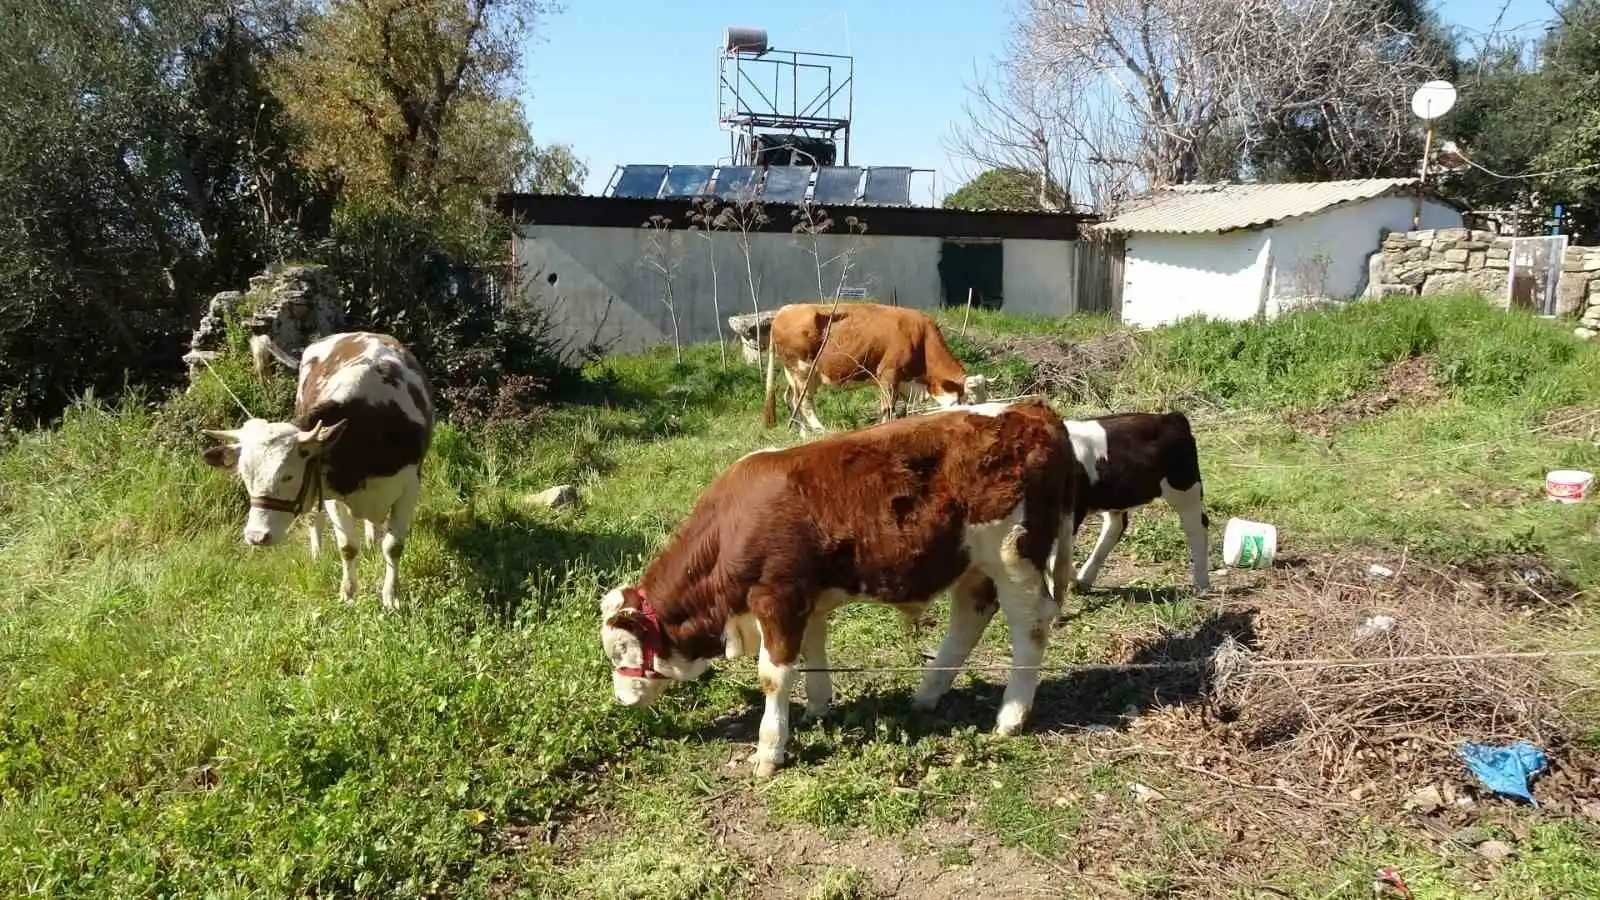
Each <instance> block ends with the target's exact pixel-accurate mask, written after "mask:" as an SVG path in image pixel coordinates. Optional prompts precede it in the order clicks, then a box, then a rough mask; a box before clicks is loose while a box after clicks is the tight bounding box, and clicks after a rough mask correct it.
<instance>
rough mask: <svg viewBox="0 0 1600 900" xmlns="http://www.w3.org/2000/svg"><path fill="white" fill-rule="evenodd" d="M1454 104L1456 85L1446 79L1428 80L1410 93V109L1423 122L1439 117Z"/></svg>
mask: <svg viewBox="0 0 1600 900" xmlns="http://www.w3.org/2000/svg"><path fill="white" fill-rule="evenodd" d="M1455 105H1456V87H1455V85H1453V84H1451V83H1450V82H1448V81H1430V82H1428V83H1427V84H1424V85H1423V86H1422V87H1419V88H1417V91H1416V93H1414V94H1412V95H1411V111H1412V112H1414V113H1416V114H1417V118H1419V119H1421V120H1422V121H1424V122H1429V121H1432V120H1434V119H1437V118H1439V117H1440V116H1442V115H1444V114H1445V113H1447V112H1449V111H1450V107H1452V106H1455Z"/></svg>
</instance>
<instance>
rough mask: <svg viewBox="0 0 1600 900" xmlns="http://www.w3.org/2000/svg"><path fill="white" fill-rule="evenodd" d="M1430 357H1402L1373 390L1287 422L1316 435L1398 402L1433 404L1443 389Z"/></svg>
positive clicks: (1385, 409)
mask: <svg viewBox="0 0 1600 900" xmlns="http://www.w3.org/2000/svg"><path fill="white" fill-rule="evenodd" d="M1433 362H1434V360H1433V357H1432V356H1431V355H1428V354H1423V355H1421V356H1412V357H1408V358H1406V359H1402V360H1400V361H1399V362H1396V363H1394V364H1392V365H1390V366H1389V368H1388V369H1386V370H1384V373H1383V385H1382V387H1381V388H1379V389H1378V390H1376V391H1372V392H1369V393H1364V394H1357V395H1356V396H1354V397H1351V398H1350V399H1349V400H1346V401H1344V402H1342V403H1337V404H1335V405H1333V406H1329V407H1324V408H1322V409H1318V410H1312V411H1310V412H1303V413H1297V414H1296V415H1294V416H1292V417H1290V420H1289V421H1290V424H1291V425H1293V426H1295V427H1296V428H1299V429H1300V430H1302V431H1305V432H1307V433H1310V434H1313V435H1316V436H1317V437H1320V438H1327V437H1329V436H1330V435H1331V434H1332V433H1333V431H1334V430H1335V429H1337V428H1338V427H1339V426H1341V425H1346V424H1349V423H1351V422H1359V421H1362V420H1364V419H1371V418H1374V417H1376V416H1379V415H1382V414H1383V413H1386V412H1388V411H1389V410H1391V409H1394V408H1395V407H1397V406H1401V405H1413V406H1421V405H1425V404H1428V403H1436V402H1438V401H1439V399H1440V398H1442V397H1443V396H1444V388H1443V386H1442V385H1440V384H1439V381H1438V379H1436V378H1434V376H1433Z"/></svg>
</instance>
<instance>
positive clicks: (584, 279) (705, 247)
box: [514, 225, 1076, 353]
mask: <svg viewBox="0 0 1600 900" xmlns="http://www.w3.org/2000/svg"><path fill="white" fill-rule="evenodd" d="M652 237H655V238H657V240H658V244H657V246H662V247H669V248H670V249H669V250H668V251H667V252H666V253H664V254H663V253H661V252H659V251H658V252H656V253H655V254H654V258H655V259H657V260H660V259H661V258H662V257H663V256H665V257H666V258H668V259H672V260H675V261H676V264H677V269H676V271H675V273H674V275H673V281H672V284H673V297H674V307H675V309H676V311H677V320H678V332H679V338H680V339H681V340H682V341H683V343H684V344H686V345H687V344H691V343H696V342H700V341H707V340H714V339H715V338H716V337H717V325H718V322H719V321H721V322H722V323H723V324H724V327H725V326H726V321H727V317H728V316H729V315H733V314H736V313H748V312H751V311H752V309H753V307H752V305H751V298H750V279H749V278H748V277H747V276H746V272H745V257H744V253H743V251H742V250H741V249H740V246H739V235H737V234H736V233H728V232H718V233H715V234H709V235H708V233H706V232H689V231H684V230H674V231H670V232H655V233H652V232H651V231H649V230H647V229H644V228H601V227H587V226H566V225H527V226H522V227H521V228H520V229H519V237H518V238H517V239H516V241H515V248H514V253H515V259H516V263H517V266H518V269H519V276H518V278H519V296H520V297H521V299H522V300H523V301H524V302H526V303H530V304H533V305H536V306H539V307H541V308H543V309H544V310H546V311H547V312H548V313H549V314H550V316H551V317H552V319H553V320H554V322H555V325H556V327H557V329H558V334H559V336H560V337H561V338H562V339H564V340H567V341H569V342H571V344H572V346H573V349H575V350H576V349H581V348H583V347H585V346H587V345H589V344H591V343H597V344H599V345H600V346H601V347H602V348H604V349H605V350H607V351H608V352H615V353H629V352H634V351H638V350H642V349H644V348H646V347H651V346H655V345H657V344H661V343H670V342H671V341H672V339H673V335H672V316H671V315H670V313H669V311H668V308H667V306H666V304H665V303H663V302H662V295H663V293H664V289H665V284H664V281H663V279H662V276H661V274H660V272H658V271H656V270H655V269H653V268H652V267H651V265H650V260H651V259H652V251H651V249H650V247H651V238H652ZM708 238H709V239H708ZM749 239H750V248H751V249H750V258H751V268H752V269H753V271H754V275H755V281H756V284H757V296H758V298H759V301H760V308H761V309H764V310H765V309H774V308H776V307H778V306H781V305H782V304H784V303H789V302H792V301H795V300H808V299H815V298H817V297H818V296H819V294H820V295H821V296H833V294H834V292H835V291H836V289H837V288H838V286H839V281H840V277H841V266H842V259H841V257H842V256H844V255H845V252H846V251H847V250H853V251H854V252H853V259H852V261H851V265H850V268H849V270H848V272H846V273H845V274H844V277H845V286H846V287H859V288H864V289H865V290H866V291H867V294H868V295H869V296H871V297H873V298H875V299H877V300H878V301H879V302H882V303H889V302H891V301H895V302H898V303H899V304H900V305H901V306H909V307H913V308H919V309H935V308H937V307H938V306H939V304H940V302H941V299H942V289H941V285H940V283H939V248H940V245H941V243H942V241H941V239H940V238H936V237H900V236H893V235H873V234H871V233H870V232H869V233H868V234H866V235H860V236H855V237H851V236H848V235H831V234H825V235H819V236H817V255H818V256H820V257H821V259H822V262H823V276H822V290H821V291H820V292H819V291H818V289H817V287H818V285H817V263H816V262H815V260H814V258H813V255H812V250H811V243H810V241H811V239H810V237H809V236H806V235H794V234H752V235H750V236H749ZM1075 251H1076V245H1075V243H1074V242H1072V241H1040V240H1033V241H1023V240H1009V241H1006V242H1005V251H1004V253H1005V263H1004V270H1003V273H1002V278H1003V279H1004V289H1005V303H1004V308H1005V310H1006V311H1008V312H1030V313H1039V314H1052V315H1066V314H1069V313H1071V312H1072V311H1073V310H1074V309H1075V303H1074V296H1073V295H1074V291H1075V279H1074V277H1073V276H1074V272H1075V270H1074V265H1075V256H1074V253H1075ZM713 258H714V260H715V263H716V277H715V279H714V281H713V277H712V260H713ZM552 276H553V277H554V279H555V280H554V281H553V282H552V281H551V280H550V279H551V277H552ZM713 283H715V285H716V287H717V290H716V292H715V295H713V291H712V285H713ZM713 296H715V302H713ZM719 311H720V316H719ZM728 336H729V337H730V338H731V337H732V335H728Z"/></svg>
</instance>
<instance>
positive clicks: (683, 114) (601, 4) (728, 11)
mask: <svg viewBox="0 0 1600 900" xmlns="http://www.w3.org/2000/svg"><path fill="white" fill-rule="evenodd" d="M563 2H564V3H565V5H566V9H565V10H564V11H562V12H560V13H557V14H556V15H554V16H552V17H549V18H547V19H546V20H545V21H544V22H543V24H542V26H541V28H540V33H539V36H538V38H536V39H535V40H534V41H533V42H532V43H531V44H530V45H529V46H528V48H527V59H526V74H525V76H524V90H523V99H524V102H525V104H526V108H527V112H528V118H529V120H530V122H531V124H532V127H533V131H534V135H535V137H536V138H537V139H538V140H539V141H541V142H563V143H569V144H571V145H573V148H574V149H575V151H576V152H577V154H578V156H579V157H580V158H582V159H583V160H584V161H585V162H586V163H587V164H588V165H589V170H590V172H589V178H588V181H587V182H586V184H585V190H586V191H588V192H591V193H598V192H599V191H600V190H601V188H603V187H604V186H605V184H606V181H607V179H609V178H610V177H611V173H612V170H613V167H614V166H615V165H618V164H625V163H631V162H636V163H702V164H711V163H714V162H716V161H717V159H718V158H719V157H725V156H726V155H727V154H728V152H729V149H728V134H727V132H725V131H722V130H720V129H719V128H718V125H717V118H716V108H717V94H716V89H717V54H718V48H719V44H720V42H721V40H722V30H723V28H724V27H727V26H744V27H754V28H762V29H765V30H766V32H767V36H768V41H769V42H770V43H771V45H772V46H773V47H776V48H779V49H783V50H806V51H814V52H822V53H851V54H853V55H854V56H855V58H856V63H855V114H854V118H853V125H852V129H851V132H852V138H853V147H852V150H851V162H852V163H854V164H856V165H909V166H916V167H918V168H931V169H935V170H937V175H936V176H935V177H936V178H937V184H936V191H937V195H938V198H939V199H942V198H943V196H944V195H945V194H947V193H949V192H950V191H952V190H954V189H955V188H956V187H958V186H959V185H960V178H961V175H962V174H963V173H964V172H966V171H967V170H968V168H969V167H968V166H967V164H966V163H965V162H964V161H962V160H960V159H952V158H951V157H950V156H949V155H948V154H947V153H946V151H945V146H944V145H945V143H946V140H945V138H946V136H947V135H948V134H949V132H950V129H951V126H952V123H954V122H955V121H957V120H958V119H959V118H960V117H961V115H962V104H963V102H964V101H965V99H966V96H967V95H966V90H965V85H966V84H968V83H969V82H970V81H971V79H972V76H973V73H974V68H975V67H980V68H983V69H985V70H987V68H988V66H989V65H990V62H991V60H992V59H993V58H994V56H995V54H997V53H998V52H1000V51H1001V49H1002V48H1003V46H1004V44H1005V40H1006V37H1007V33H1008V29H1009V22H1010V16H1009V13H1008V7H1009V4H1007V3H1005V2H1001V0H967V2H958V0H860V2H846V0H840V2H838V3H837V4H834V5H830V4H829V3H828V0H823V2H821V3H818V4H814V6H815V8H817V9H818V10H819V11H817V12H809V11H807V10H805V9H802V8H800V7H801V6H802V5H801V4H780V5H778V6H772V7H765V8H763V7H761V6H760V5H759V4H751V3H749V2H740V3H733V2H727V0H693V2H690V3H671V2H664V0H563ZM1443 8H1444V10H1445V20H1446V21H1447V22H1449V23H1450V24H1453V25H1458V26H1461V27H1463V28H1466V29H1470V30H1472V31H1475V32H1482V31H1485V30H1487V29H1488V28H1490V27H1491V26H1492V25H1493V23H1494V22H1495V21H1496V20H1497V18H1499V19H1501V20H1502V22H1503V26H1504V27H1511V28H1517V27H1520V28H1522V29H1524V31H1525V33H1527V34H1530V35H1537V34H1538V32H1539V30H1540V29H1541V28H1542V23H1543V22H1544V21H1545V20H1547V19H1548V18H1549V15H1550V13H1549V9H1550V7H1549V6H1548V5H1547V4H1546V3H1545V2H1543V0H1511V2H1509V3H1508V2H1507V0H1449V2H1447V3H1445V4H1444V5H1443ZM1502 11H1503V15H1502ZM769 77H770V76H769ZM929 184H930V179H929V177H928V176H919V177H918V179H917V180H916V181H915V182H914V187H915V189H916V191H917V197H916V199H917V200H918V201H920V202H926V201H927V199H928V198H927V193H926V192H927V190H928V185H929Z"/></svg>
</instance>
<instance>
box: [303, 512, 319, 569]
mask: <svg viewBox="0 0 1600 900" xmlns="http://www.w3.org/2000/svg"><path fill="white" fill-rule="evenodd" d="M321 518H322V510H321V509H319V508H318V507H316V506H313V507H311V508H310V509H309V510H307V511H306V541H307V543H309V544H310V545H311V558H312V559H316V558H317V557H318V556H321V555H322V526H321V525H320V524H318V520H320V519H321Z"/></svg>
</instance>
